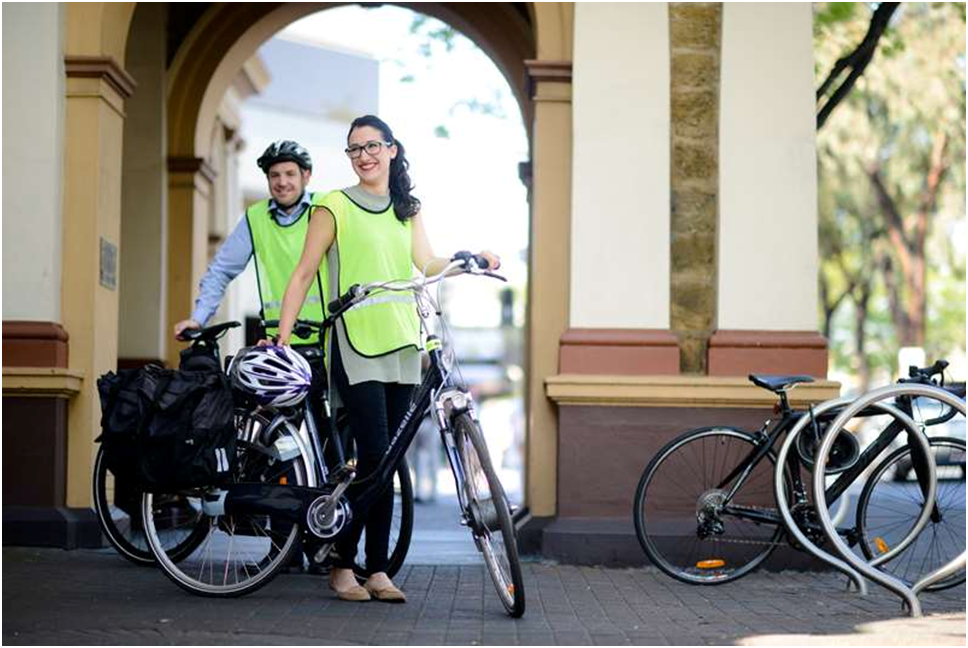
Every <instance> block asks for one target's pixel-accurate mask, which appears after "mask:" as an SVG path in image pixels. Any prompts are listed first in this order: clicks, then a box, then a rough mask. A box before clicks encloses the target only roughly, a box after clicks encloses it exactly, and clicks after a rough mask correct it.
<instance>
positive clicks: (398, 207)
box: [346, 115, 420, 223]
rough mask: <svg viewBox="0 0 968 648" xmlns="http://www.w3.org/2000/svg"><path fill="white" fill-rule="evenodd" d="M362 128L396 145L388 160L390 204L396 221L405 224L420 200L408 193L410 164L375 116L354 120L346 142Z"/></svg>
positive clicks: (404, 152)
mask: <svg viewBox="0 0 968 648" xmlns="http://www.w3.org/2000/svg"><path fill="white" fill-rule="evenodd" d="M363 126H370V127H371V128H375V129H377V130H378V131H380V133H382V134H383V139H384V141H385V142H388V143H389V144H396V145H397V157H395V158H393V159H392V160H390V202H392V203H393V211H394V213H395V214H396V217H397V220H399V221H400V222H401V223H406V222H407V221H408V220H409V219H411V218H413V217H414V216H415V215H416V214H417V212H419V211H420V199H419V198H417V197H416V196H414V195H412V194H411V193H410V192H411V191H413V183H412V182H411V180H410V174H409V173H407V170H408V169H409V168H410V162H408V161H407V153H406V149H404V148H403V142H401V141H400V140H398V139H396V138H394V137H393V131H392V130H390V127H389V126H387V124H386V122H385V121H383V120H382V119H380V118H379V117H377V116H376V115H363V116H362V117H357V118H356V119H354V120H353V123H352V124H350V130H349V133H347V134H346V138H347V140H349V136H350V135H351V134H352V133H353V131H354V130H356V129H357V128H361V127H363Z"/></svg>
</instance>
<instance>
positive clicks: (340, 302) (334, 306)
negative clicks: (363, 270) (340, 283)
mask: <svg viewBox="0 0 968 648" xmlns="http://www.w3.org/2000/svg"><path fill="white" fill-rule="evenodd" d="M359 294H360V284H353V285H352V286H350V287H349V290H347V291H346V292H345V293H344V294H343V295H341V296H340V297H337V298H336V299H334V300H333V301H331V302H329V304H327V305H326V308H327V310H329V312H330V313H335V312H337V311H339V310H342V309H343V308H345V307H346V306H348V305H349V304H350V302H352V301H353V300H354V299H356V298H357V296H359Z"/></svg>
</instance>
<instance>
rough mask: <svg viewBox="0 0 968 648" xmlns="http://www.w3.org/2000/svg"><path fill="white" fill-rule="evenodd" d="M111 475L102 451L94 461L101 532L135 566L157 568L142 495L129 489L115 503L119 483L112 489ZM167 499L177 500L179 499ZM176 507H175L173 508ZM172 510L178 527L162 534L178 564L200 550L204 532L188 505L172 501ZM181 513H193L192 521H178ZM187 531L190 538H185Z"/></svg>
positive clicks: (172, 496)
mask: <svg viewBox="0 0 968 648" xmlns="http://www.w3.org/2000/svg"><path fill="white" fill-rule="evenodd" d="M109 475H110V476H111V478H113V475H111V474H110V471H109V470H108V468H107V465H106V464H105V463H104V448H103V447H101V448H98V451H97V455H96V456H95V458H94V479H93V490H94V512H95V513H96V515H97V519H98V524H99V525H100V527H101V531H102V533H103V534H104V536H105V537H106V538H107V540H108V542H109V543H110V544H111V546H112V547H114V549H115V550H116V551H117V552H118V553H119V554H120V555H121V556H122V557H124V558H126V559H127V560H128V561H130V562H131V563H133V564H135V565H139V566H151V565H154V564H155V555H154V554H153V553H152V552H151V548H150V547H149V546H148V540H147V538H146V537H145V533H144V525H143V524H142V517H141V499H142V493H141V491H138V490H135V489H128V491H127V493H126V494H124V495H122V496H121V498H120V500H118V499H114V498H116V497H118V495H119V493H118V488H117V482H116V481H115V485H114V488H109V486H108V478H109ZM167 497H169V498H177V497H178V496H177V495H169V496H167ZM172 504H174V507H172V506H171V505H172ZM169 508H170V510H171V513H172V515H173V518H172V519H173V521H174V522H175V524H173V526H171V527H169V528H168V530H167V532H162V534H163V535H165V540H164V541H163V542H164V544H165V546H166V547H170V549H169V555H170V556H171V557H172V560H174V561H176V562H177V561H179V560H181V559H182V558H184V557H185V556H187V555H188V554H190V553H191V552H192V551H193V550H194V548H195V547H197V546H198V543H199V542H201V541H202V538H204V529H202V528H201V527H199V526H198V524H197V522H198V519H197V518H195V517H194V516H191V514H190V512H189V511H188V510H187V502H185V501H181V500H177V499H176V500H174V501H172V500H171V499H169ZM179 511H181V512H187V513H189V515H190V517H189V518H188V519H187V520H185V519H183V518H182V517H180V516H178V517H175V514H176V513H177V512H179ZM186 530H187V531H188V534H187V535H184V531H186Z"/></svg>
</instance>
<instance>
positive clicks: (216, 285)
mask: <svg viewBox="0 0 968 648" xmlns="http://www.w3.org/2000/svg"><path fill="white" fill-rule="evenodd" d="M311 202H312V199H311V198H310V195H309V191H304V192H303V195H302V198H301V199H300V200H299V204H298V205H296V207H295V208H294V209H293V210H292V212H291V213H289V214H287V213H286V212H285V211H283V210H282V208H281V207H279V205H277V204H276V201H275V200H272V199H270V200H269V213H270V214H271V215H272V217H273V218H274V219H276V222H277V223H279V224H280V225H282V226H287V225H292V224H293V223H295V222H296V221H297V220H299V217H300V216H302V215H303V213H304V212H305V211H306V209H308V208H309V205H310V204H311ZM251 258H252V234H251V233H250V232H249V221H248V220H247V219H246V218H245V214H243V215H242V219H241V220H240V221H239V223H238V225H236V226H235V229H234V230H232V233H231V234H229V237H228V238H227V239H225V242H224V243H222V246H221V247H220V248H219V249H218V252H216V253H215V258H214V259H212V262H211V263H210V264H209V266H208V270H206V271H205V275H204V276H203V277H202V281H201V282H200V283H199V293H198V299H196V300H195V310H193V311H192V319H193V320H195V321H196V322H198V323H199V324H201V325H202V326H205V323H206V322H207V321H208V320H209V319H210V318H211V317H212V315H214V314H215V311H216V310H218V305H219V304H220V303H221V302H222V297H223V296H224V295H225V289H226V288H227V287H228V285H229V283H230V282H231V281H232V280H233V279H235V278H236V277H237V276H239V275H240V274H242V271H243V270H245V266H247V265H248V264H249V259H251Z"/></svg>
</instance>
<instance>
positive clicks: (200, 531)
mask: <svg viewBox="0 0 968 648" xmlns="http://www.w3.org/2000/svg"><path fill="white" fill-rule="evenodd" d="M238 326H240V324H239V323H238V322H224V323H221V324H217V325H214V326H211V327H208V328H202V329H197V330H193V329H189V330H187V331H185V332H184V333H183V337H184V338H185V339H187V340H190V341H191V342H192V350H193V351H195V352H196V353H197V354H198V355H199V356H208V357H210V358H211V359H212V363H213V364H214V365H215V366H220V364H221V359H220V352H219V347H218V340H219V339H220V338H221V337H222V336H223V335H225V333H226V332H227V331H229V330H230V329H233V328H237V327H238ZM234 397H235V399H236V400H237V403H236V410H235V420H236V428H237V429H238V431H239V438H240V443H239V447H240V453H241V455H242V456H245V454H246V453H247V452H250V453H259V452H265V451H266V448H267V447H268V446H267V445H266V443H267V440H268V439H269V438H273V439H274V440H278V439H279V438H283V436H288V438H291V439H298V447H300V448H305V455H304V456H305V457H311V459H307V460H305V461H304V465H302V466H300V468H299V471H298V472H297V473H296V474H297V475H298V477H294V478H296V479H300V480H304V481H308V480H309V479H310V478H309V475H313V478H312V479H313V480H314V483H316V482H319V480H320V479H324V477H322V476H321V474H320V473H323V474H325V471H327V470H329V468H328V467H327V466H326V465H325V463H322V462H320V461H319V460H318V459H317V458H323V457H325V442H323V443H322V444H320V443H319V441H318V437H319V435H318V432H317V430H316V429H315V422H314V419H313V417H312V416H311V414H310V412H309V410H308V403H307V405H306V408H302V409H298V408H297V409H294V410H286V411H275V410H272V409H267V408H259V407H258V406H257V405H255V404H254V403H251V402H249V401H248V400H247V399H246V398H245V397H244V395H241V394H234ZM325 409H326V408H325V404H324V410H325ZM326 413H327V415H328V412H326ZM280 426H282V429H283V430H284V433H283V434H282V435H280V433H278V432H276V431H275V430H277V429H279V428H280ZM336 427H337V431H338V433H340V434H343V435H345V433H346V430H345V427H346V426H345V421H343V420H341V421H338V422H337V423H336ZM317 448H319V449H317ZM289 452H291V450H290V451H289ZM266 469H267V468H266V467H263V470H266ZM248 470H249V474H253V473H252V471H253V470H254V468H252V467H250V468H248ZM263 476H265V475H263ZM280 477H282V474H280V475H278V476H277V478H280ZM92 482H93V491H94V509H95V512H96V514H97V518H98V522H99V524H100V526H101V530H102V532H103V533H104V535H105V537H106V538H107V539H108V541H109V543H110V544H111V545H112V546H113V547H114V548H115V550H117V552H118V553H119V554H120V555H121V556H123V557H124V558H126V559H127V560H129V561H131V562H132V563H134V564H136V565H142V566H148V565H156V564H157V560H156V553H155V551H153V550H152V548H151V546H150V545H149V542H148V539H147V537H146V534H145V524H144V518H143V511H142V507H143V495H144V494H143V493H142V492H141V491H140V490H138V489H137V488H134V487H132V486H131V485H126V484H119V483H118V482H117V481H116V480H114V477H113V475H112V474H111V473H110V471H109V470H108V469H107V466H106V465H105V463H104V452H103V448H99V449H98V452H97V456H96V458H95V462H94V474H93V480H92ZM394 493H395V497H394V504H393V516H394V517H393V522H392V525H391V533H390V557H389V563H388V567H387V573H388V574H390V575H391V576H392V575H393V574H396V572H397V571H399V569H400V567H401V566H402V565H403V562H404V560H405V558H406V554H407V552H408V551H409V547H410V537H411V533H412V529H413V487H412V484H411V481H410V471H409V468H408V466H407V465H406V464H405V463H404V464H401V466H400V467H399V469H398V470H397V472H396V473H395V474H394ZM150 506H151V507H152V510H153V513H152V520H153V523H154V531H155V533H156V535H157V540H156V544H157V546H158V547H160V550H161V552H162V553H163V554H164V556H165V559H166V561H170V562H171V563H175V564H177V563H180V562H181V561H183V560H186V559H189V558H190V557H191V556H192V555H193V554H194V553H195V552H196V550H197V549H198V548H199V546H200V545H201V544H202V543H203V542H204V541H205V540H206V538H208V537H209V536H210V534H211V533H213V530H212V529H211V528H210V527H209V526H208V525H206V524H205V518H204V516H203V515H202V513H201V498H200V496H199V495H198V493H194V492H191V491H186V492H183V493H171V494H158V493H155V494H153V495H151V497H150ZM296 539H297V540H298V537H297V538H296ZM361 542H363V540H361ZM296 544H297V545H298V542H297V543H296ZM354 572H355V573H356V574H357V577H358V578H365V577H366V576H367V575H368V570H367V569H366V566H365V565H364V564H363V563H360V562H357V563H356V564H354Z"/></svg>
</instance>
